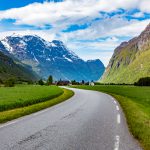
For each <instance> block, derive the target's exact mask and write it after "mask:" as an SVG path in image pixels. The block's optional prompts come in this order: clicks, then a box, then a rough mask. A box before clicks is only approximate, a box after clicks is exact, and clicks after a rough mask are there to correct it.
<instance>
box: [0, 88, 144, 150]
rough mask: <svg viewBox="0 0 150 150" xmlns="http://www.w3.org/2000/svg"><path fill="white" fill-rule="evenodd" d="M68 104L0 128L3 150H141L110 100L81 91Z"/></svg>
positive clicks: (100, 94)
mask: <svg viewBox="0 0 150 150" xmlns="http://www.w3.org/2000/svg"><path fill="white" fill-rule="evenodd" d="M71 90H73V91H74V92H75V95H74V96H73V97H72V98H70V99H69V100H68V101H65V102H62V103H60V104H58V105H55V106H53V107H51V108H48V109H45V110H44V111H40V112H37V113H34V114H32V115H30V116H26V117H23V118H21V119H17V120H15V121H12V122H9V123H7V124H3V125H1V126H0V148H1V149H2V150H9V149H11V150H20V149H21V150H26V149H36V150H41V149H55V150H70V149H71V150H132V149H133V150H141V148H140V147H139V145H138V143H137V142H136V141H135V140H134V139H133V137H132V136H131V135H130V133H129V131H128V128H127V124H126V121H125V118H124V115H123V113H122V110H121V108H120V107H119V104H118V103H117V102H116V100H115V99H114V98H112V97H111V96H109V95H107V94H104V93H100V92H96V91H87V90H81V89H71Z"/></svg>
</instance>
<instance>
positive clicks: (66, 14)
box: [0, 0, 150, 66]
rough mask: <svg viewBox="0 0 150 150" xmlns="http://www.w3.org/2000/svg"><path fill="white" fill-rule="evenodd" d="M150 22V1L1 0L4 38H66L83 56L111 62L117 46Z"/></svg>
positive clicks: (0, 23) (0, 21) (0, 24)
mask: <svg viewBox="0 0 150 150" xmlns="http://www.w3.org/2000/svg"><path fill="white" fill-rule="evenodd" d="M149 22H150V0H132V1H131V0H115V1H114V0H76V1H75V0H64V1H62V0H57V1H50V0H49V1H48V0H47V1H44V0H21V1H20V0H1V1H0V38H4V37H5V36H6V35H11V34H13V33H16V34H21V35H24V34H37V35H39V36H41V37H43V38H44V39H46V40H48V41H51V40H53V39H58V40H62V41H63V42H64V43H65V44H66V45H67V47H68V48H69V49H70V50H72V51H74V52H75V53H77V54H78V55H79V56H80V57H81V58H83V59H85V60H87V59H96V58H99V59H101V60H102V61H103V63H104V64H105V66H106V65H107V64H108V62H109V59H110V57H111V56H112V54H113V51H114V49H115V48H116V46H118V45H119V44H120V43H121V42H123V41H127V40H129V39H131V38H132V37H134V36H137V35H139V34H140V32H141V31H142V30H143V29H144V28H145V27H146V25H147V24H148V23H149Z"/></svg>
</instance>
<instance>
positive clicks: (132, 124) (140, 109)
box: [72, 85, 150, 150]
mask: <svg viewBox="0 0 150 150" xmlns="http://www.w3.org/2000/svg"><path fill="white" fill-rule="evenodd" d="M72 87H75V88H80V89H87V90H95V91H100V92H104V93H108V94H110V95H112V96H113V97H115V98H116V99H117V100H118V102H119V103H120V105H121V107H122V109H123V111H124V113H125V115H126V119H127V123H128V127H129V130H130V131H131V133H132V134H133V136H134V137H135V138H136V139H137V140H138V141H139V142H140V143H141V146H142V147H143V149H144V150H149V149H150V87H134V86H116V85H99V86H94V87H91V86H72Z"/></svg>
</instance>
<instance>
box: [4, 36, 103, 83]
mask: <svg viewBox="0 0 150 150" xmlns="http://www.w3.org/2000/svg"><path fill="white" fill-rule="evenodd" d="M1 42H2V44H3V47H5V49H4V50H3V52H5V53H9V55H11V56H13V57H15V58H16V59H18V60H20V61H21V62H22V63H24V64H27V65H30V66H31V67H32V69H33V70H34V71H35V72H36V73H37V74H39V75H40V76H41V77H43V78H47V77H48V76H49V75H53V77H54V79H55V80H59V79H60V78H61V79H65V80H77V81H80V80H85V81H90V80H94V81H96V80H98V79H99V78H100V77H101V75H102V74H103V72H104V65H103V63H102V62H101V61H100V60H93V61H84V60H82V59H81V58H79V57H78V56H77V55H76V54H75V53H73V52H72V51H70V50H68V49H67V48H66V46H65V45H64V44H63V42H61V41H58V40H53V41H52V42H48V41H45V40H44V39H42V38H40V37H38V36H32V35H26V36H18V35H13V36H9V37H6V38H5V39H3V40H2V41H1Z"/></svg>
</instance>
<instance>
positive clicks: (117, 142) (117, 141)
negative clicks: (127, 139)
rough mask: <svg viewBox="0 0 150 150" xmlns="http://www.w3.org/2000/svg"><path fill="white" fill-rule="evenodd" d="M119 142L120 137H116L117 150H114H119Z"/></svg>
mask: <svg viewBox="0 0 150 150" xmlns="http://www.w3.org/2000/svg"><path fill="white" fill-rule="evenodd" d="M119 140H120V137H119V135H116V137H115V148H114V150H119Z"/></svg>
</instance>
